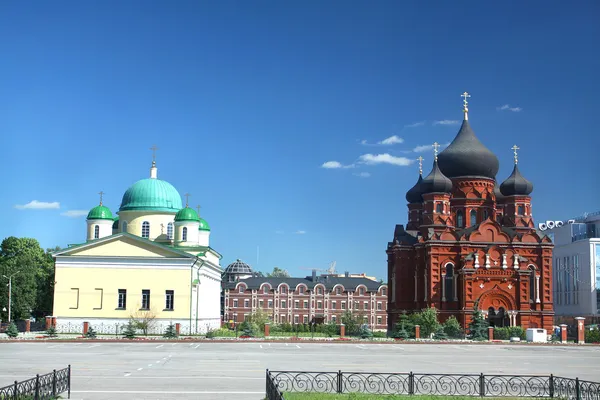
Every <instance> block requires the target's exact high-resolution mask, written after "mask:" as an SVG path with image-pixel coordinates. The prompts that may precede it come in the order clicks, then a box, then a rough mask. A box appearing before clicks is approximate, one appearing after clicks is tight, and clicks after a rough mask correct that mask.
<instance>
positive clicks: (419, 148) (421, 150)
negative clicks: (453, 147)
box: [412, 143, 450, 153]
mask: <svg viewBox="0 0 600 400" xmlns="http://www.w3.org/2000/svg"><path fill="white" fill-rule="evenodd" d="M449 145H450V143H445V144H440V150H442V149H445V148H446V147H448V146H449ZM431 150H433V145H432V144H424V145H422V146H417V147H415V148H414V149H412V151H413V152H414V153H424V152H426V151H431Z"/></svg>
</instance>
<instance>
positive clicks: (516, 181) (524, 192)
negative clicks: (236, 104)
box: [500, 164, 533, 196]
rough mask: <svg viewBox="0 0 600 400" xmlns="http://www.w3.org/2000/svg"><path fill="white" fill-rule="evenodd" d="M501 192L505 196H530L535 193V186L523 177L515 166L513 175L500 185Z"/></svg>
mask: <svg viewBox="0 0 600 400" xmlns="http://www.w3.org/2000/svg"><path fill="white" fill-rule="evenodd" d="M500 192H501V193H502V194H503V195H505V196H515V195H517V196H529V194H530V193H531V192H533V184H532V183H531V182H529V181H528V180H527V179H525V178H524V177H523V175H521V171H519V167H518V166H517V164H515V167H514V168H513V171H512V174H510V176H509V177H508V178H506V180H505V181H504V182H502V185H500Z"/></svg>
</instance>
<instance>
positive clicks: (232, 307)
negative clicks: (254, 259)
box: [223, 260, 388, 330]
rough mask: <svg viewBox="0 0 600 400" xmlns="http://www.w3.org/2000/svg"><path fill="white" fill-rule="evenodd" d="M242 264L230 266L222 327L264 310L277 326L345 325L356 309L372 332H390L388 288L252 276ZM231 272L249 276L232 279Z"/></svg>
mask: <svg viewBox="0 0 600 400" xmlns="http://www.w3.org/2000/svg"><path fill="white" fill-rule="evenodd" d="M239 263H241V261H239V260H238V261H236V263H233V264H231V266H232V268H230V267H227V268H226V269H225V273H224V275H223V322H229V321H235V322H243V321H244V319H245V318H246V316H247V315H249V314H251V313H253V312H255V311H257V310H259V309H260V310H263V311H264V312H267V313H268V314H269V315H270V316H271V318H272V321H273V322H275V323H289V324H302V323H310V322H315V323H329V322H335V323H338V324H339V323H341V315H342V314H343V313H344V312H345V311H346V310H351V311H352V312H353V313H354V314H356V315H363V316H364V318H365V323H366V324H368V325H369V326H370V327H371V329H374V330H385V329H387V323H388V322H387V305H388V298H387V297H388V296H387V285H385V284H380V283H379V282H377V281H373V280H371V279H367V278H353V277H338V276H331V275H321V276H317V275H316V273H315V272H313V274H312V276H307V277H305V278H263V277H255V276H252V275H253V274H252V270H251V268H250V266H248V265H247V264H245V263H244V265H245V266H246V267H247V269H246V268H245V267H244V268H242V267H240V264H239ZM228 270H235V271H242V270H243V271H244V273H241V274H239V275H235V276H233V277H232V276H231V275H230V274H229V273H228Z"/></svg>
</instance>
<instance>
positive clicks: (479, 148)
mask: <svg viewBox="0 0 600 400" xmlns="http://www.w3.org/2000/svg"><path fill="white" fill-rule="evenodd" d="M438 160H439V163H440V169H441V170H442V172H443V173H444V175H446V176H447V177H448V178H458V177H467V176H472V177H484V178H490V179H495V177H496V174H497V173H498V168H499V166H500V164H499V162H498V158H497V157H496V155H495V154H494V153H492V152H491V151H490V150H489V149H488V148H487V147H485V146H484V145H483V144H482V143H481V142H480V141H479V139H478V138H477V136H475V133H474V132H473V129H471V125H470V124H469V121H468V120H467V119H465V120H464V121H463V123H462V126H461V127H460V130H459V131H458V134H457V135H456V137H455V138H454V140H453V141H452V143H450V145H449V146H448V147H446V149H445V150H444V151H442V152H441V153H440V155H439V156H438Z"/></svg>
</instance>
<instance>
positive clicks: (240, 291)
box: [238, 285, 244, 293]
mask: <svg viewBox="0 0 600 400" xmlns="http://www.w3.org/2000/svg"><path fill="white" fill-rule="evenodd" d="M238 293H244V285H241V286H240V287H239V288H238Z"/></svg>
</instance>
